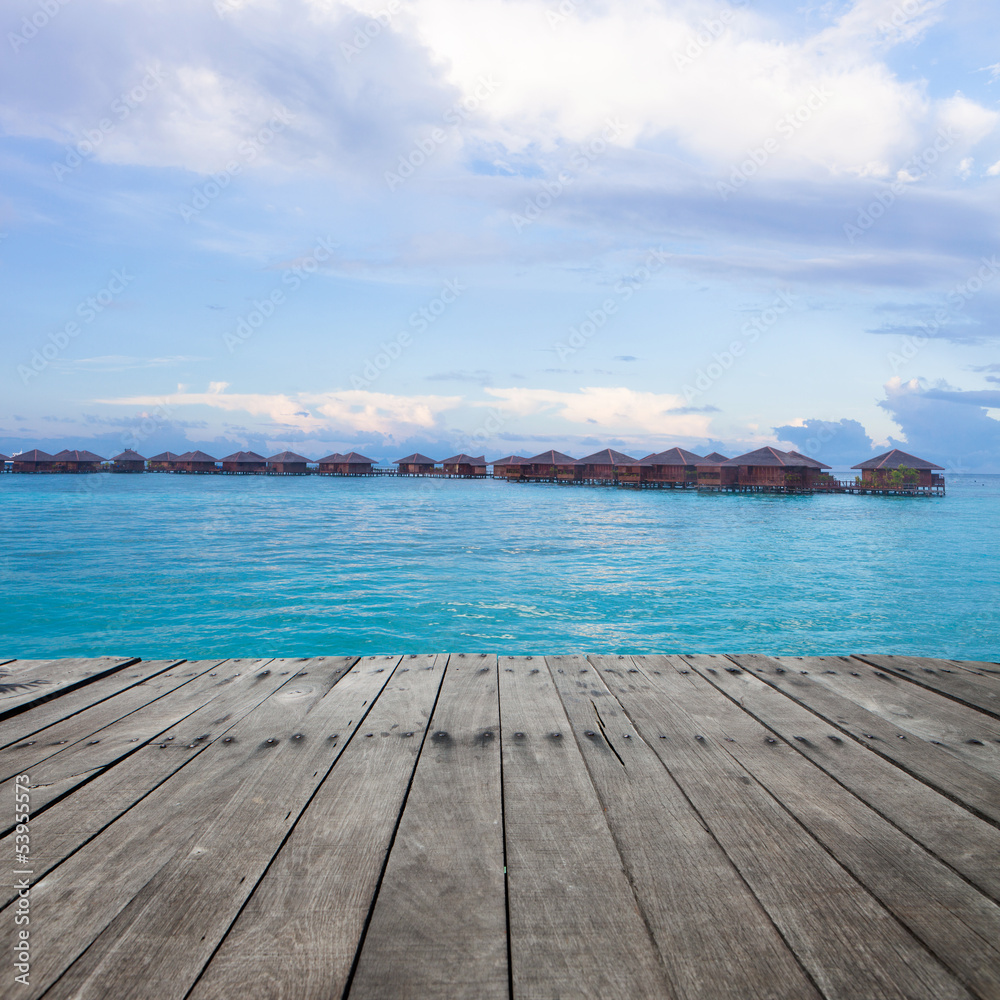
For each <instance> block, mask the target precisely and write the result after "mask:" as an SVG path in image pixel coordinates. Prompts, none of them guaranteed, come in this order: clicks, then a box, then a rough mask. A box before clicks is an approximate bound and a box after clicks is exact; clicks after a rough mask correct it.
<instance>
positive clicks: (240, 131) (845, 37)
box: [0, 0, 996, 179]
mask: <svg viewBox="0 0 1000 1000" xmlns="http://www.w3.org/2000/svg"><path fill="white" fill-rule="evenodd" d="M942 3H943V0H923V2H918V0H914V3H912V4H910V3H905V4H900V3H899V2H896V0H854V3H852V4H851V5H850V6H849V7H848V8H847V10H846V11H845V12H844V13H843V14H842V15H841V16H840V17H839V18H838V19H836V20H835V21H834V22H833V23H832V24H830V26H829V27H827V28H826V29H824V30H821V31H819V32H818V33H816V34H814V35H812V36H807V37H804V38H792V39H788V38H782V37H781V31H782V29H783V27H784V26H782V25H780V24H778V23H776V22H774V21H772V20H769V19H768V18H766V17H765V16H764V15H762V14H761V13H759V12H756V11H754V10H753V9H751V8H746V7H742V8H728V7H723V6H721V5H720V4H719V2H718V0H691V2H689V3H687V4H685V5H683V6H673V5H671V6H669V7H666V6H661V5H659V4H650V3H648V2H647V0H617V2H616V3H614V4H608V5H605V6H601V7H597V8H596V9H595V7H594V6H592V5H590V4H586V5H584V4H579V5H577V6H576V13H573V14H571V15H569V16H568V17H567V18H565V19H564V20H562V21H560V22H559V23H556V24H552V23H550V15H551V12H552V10H553V9H557V8H556V7H555V5H553V4H552V3H551V0H476V3H474V4H473V3H469V2H468V0H409V2H408V3H407V4H405V5H404V7H403V9H402V11H400V13H398V14H396V15H395V16H394V17H392V18H391V20H390V22H389V23H388V24H387V25H385V26H384V27H381V28H380V31H379V33H378V34H377V36H376V37H374V38H372V40H371V42H370V44H369V45H368V46H367V47H366V48H365V49H364V50H363V51H361V52H360V53H358V54H357V55H356V56H354V57H353V58H351V59H347V58H345V56H344V54H343V49H342V46H343V45H344V44H345V42H349V41H350V39H351V38H352V37H353V36H354V33H355V32H356V31H357V29H358V27H359V26H363V25H364V24H366V23H377V22H371V21H370V14H369V13H366V12H363V11H362V10H361V7H362V6H366V5H362V4H361V3H360V0H351V2H335V0H240V3H238V4H237V3H230V2H229V0H226V4H225V7H226V9H225V13H224V14H223V15H222V16H219V15H217V14H216V13H215V12H214V10H213V7H212V5H211V4H209V3H205V2H202V0H197V2H196V0H175V2H174V3H172V4H171V5H170V6H166V5H150V4H149V3H148V2H146V0H117V2H111V0H95V2H94V3H93V4H91V5H90V6H89V7H88V8H87V11H86V17H87V18H88V19H90V20H91V22H92V24H93V29H92V31H91V32H90V33H89V35H88V43H89V45H90V46H91V49H92V51H91V52H90V56H89V58H88V60H87V63H86V65H87V66H89V65H91V64H94V63H97V64H100V65H101V67H102V72H101V74H100V77H99V78H98V77H95V76H94V75H93V74H92V73H90V72H89V69H88V70H87V71H86V72H84V71H83V68H84V63H83V62H81V61H80V60H78V59H75V58H70V56H71V55H72V54H73V53H71V52H69V51H68V50H67V52H65V53H62V57H63V58H62V60H61V61H62V62H63V67H62V72H63V75H64V77H65V80H64V82H65V86H62V87H60V88H53V87H52V86H51V85H49V84H48V83H47V82H46V81H47V80H48V79H49V78H50V77H51V73H50V67H51V64H52V62H53V61H60V58H61V56H60V53H59V52H58V51H51V50H50V49H49V48H47V46H56V45H58V44H60V43H59V41H58V39H59V38H61V37H63V36H62V35H57V34H56V33H54V32H53V33H49V35H47V36H46V37H45V38H44V39H39V40H37V41H36V43H35V44H34V45H33V46H32V47H28V48H26V49H25V50H24V51H23V52H22V53H20V54H19V57H18V58H17V59H16V60H8V61H7V63H8V68H7V69H6V70H3V69H0V93H5V94H6V97H5V98H3V99H0V123H2V124H3V125H4V127H5V128H6V129H7V130H8V131H9V132H11V133H13V134H21V135H31V136H36V137H43V138H50V139H54V140H55V141H58V142H62V143H71V142H73V141H75V140H76V139H77V138H78V137H80V136H81V135H83V133H84V132H85V131H86V130H88V129H90V130H92V129H94V127H95V125H96V123H97V122H98V121H99V120H100V119H101V118H102V117H103V116H105V115H108V114H109V108H110V107H111V102H112V101H113V100H114V99H115V97H116V96H117V95H118V94H120V93H121V92H122V91H123V90H126V89H127V88H128V87H130V86H132V85H133V84H134V83H135V82H136V81H138V80H140V79H142V77H143V74H145V73H146V72H147V71H148V69H149V68H150V67H151V66H154V65H155V66H157V67H159V68H160V71H161V72H162V75H163V83H162V85H160V86H159V87H157V88H156V89H155V90H154V91H153V92H151V94H150V96H149V98H148V99H147V100H146V101H145V102H144V103H143V104H142V105H141V106H139V107H138V108H137V109H136V110H135V111H134V113H133V114H131V115H130V116H129V118H128V120H126V121H123V122H122V123H121V124H120V126H118V127H116V128H115V129H114V130H113V131H112V132H111V133H110V134H109V135H107V136H106V138H105V139H104V140H103V141H102V143H101V145H100V146H99V147H98V149H97V150H96V152H95V154H94V155H95V156H96V157H97V158H99V159H103V160H106V161H109V162H116V163H135V164H145V165H155V166H178V167H185V168H187V169H191V170H194V171H198V172H200V173H203V174H204V173H210V172H212V171H218V170H220V169H222V168H223V167H224V166H225V164H226V163H227V162H232V161H233V160H237V161H238V160H240V152H239V151H240V149H241V144H242V143H244V142H245V141H246V140H247V139H248V137H250V136H252V135H254V134H255V133H256V132H257V131H258V130H259V129H260V128H261V126H262V125H263V124H264V123H265V122H266V121H267V120H268V119H270V118H271V117H272V116H273V115H274V114H275V112H276V110H278V109H281V108H284V107H287V108H289V109H290V110H291V111H292V112H293V113H294V114H295V116H296V117H295V119H294V122H293V124H292V125H291V126H290V127H289V129H288V130H287V132H286V133H284V134H282V135H281V136H279V137H278V139H276V140H275V141H274V142H272V143H270V144H268V145H267V148H262V149H261V150H260V151H259V155H258V156H257V157H255V160H254V162H257V163H272V164H276V165H281V166H283V167H288V168H294V169H307V170H320V171H324V172H330V171H339V170H343V169H353V170H355V171H360V172H361V173H362V174H367V175H369V176H371V175H372V172H373V169H374V173H375V176H377V177H378V178H379V179H380V178H381V173H382V171H383V170H384V169H386V168H387V167H388V166H390V165H391V164H392V163H393V162H394V160H395V159H396V157H397V156H398V155H399V154H400V153H403V152H405V151H407V149H408V148H410V146H411V143H412V141H413V138H414V136H418V135H423V134H425V133H426V132H427V131H428V128H429V126H430V125H431V124H432V123H433V124H440V123H441V115H442V112H443V111H444V109H445V108H447V107H448V106H449V105H450V104H453V103H454V102H455V101H456V100H459V99H462V98H466V97H472V95H474V94H475V93H476V90H477V88H479V87H481V85H482V81H483V79H484V78H492V79H494V80H495V82H496V90H495V92H494V93H493V94H491V95H490V96H489V97H488V98H486V99H484V100H482V101H479V102H478V106H477V109H476V113H475V116H474V117H473V118H472V120H471V121H470V122H469V123H468V124H467V125H465V126H463V128H462V129H461V130H455V131H454V134H452V135H450V138H449V141H448V143H447V144H445V145H444V146H442V147H441V148H440V149H439V150H437V151H436V152H435V163H436V164H442V163H445V162H448V161H449V158H453V157H454V156H455V155H456V154H457V153H458V152H459V151H460V148H461V143H462V142H483V141H489V142H498V143H500V144H502V145H503V146H504V147H506V149H507V151H508V152H509V153H511V154H517V153H524V152H528V153H539V152H540V153H541V154H543V155H544V152H545V151H546V150H550V151H551V150H553V149H556V148H557V147H559V146H560V144H565V143H578V142H582V141H584V140H587V139H589V138H590V137H592V136H594V135H596V134H598V133H599V132H600V131H601V130H602V128H604V125H605V122H606V121H607V120H608V119H609V118H611V119H618V120H620V121H621V122H622V123H623V125H624V130H623V132H622V134H621V135H620V136H619V137H618V138H617V139H616V140H615V141H616V142H617V143H619V144H620V145H622V146H624V147H628V146H633V145H636V144H648V143H655V144H662V143H663V142H667V143H669V144H671V146H672V147H676V148H677V149H679V150H680V151H681V152H682V153H683V154H685V155H687V156H688V157H691V158H693V159H694V160H695V161H696V162H697V163H699V164H700V165H701V166H703V167H706V168H708V169H709V170H712V171H720V170H725V168H727V167H728V166H729V165H730V164H732V163H733V162H734V161H738V160H741V159H743V158H744V157H745V155H746V150H747V149H748V148H753V147H758V146H759V145H760V144H761V143H763V142H765V141H766V140H767V139H769V138H770V139H774V140H776V141H777V142H778V143H779V146H780V149H779V150H778V151H777V152H776V153H775V154H774V155H773V156H772V157H771V161H770V162H769V165H768V172H769V174H772V175H773V176H785V175H797V174H798V175H801V174H806V175H817V174H818V175H820V176H823V175H826V174H828V173H833V174H850V175H855V174H861V175H872V174H875V175H888V174H889V173H890V171H891V170H892V169H893V168H894V167H898V165H900V164H901V163H902V162H903V161H904V160H905V159H906V158H907V156H909V155H911V154H912V152H913V151H914V150H915V149H919V148H920V147H921V145H922V144H923V143H925V142H926V136H927V135H931V136H933V134H934V130H935V129H936V128H937V127H939V126H940V125H941V124H942V123H946V124H947V123H950V124H954V125H955V127H956V128H957V129H958V130H959V131H960V133H961V138H960V140H959V142H958V144H957V146H956V150H955V152H956V153H964V152H967V151H968V149H970V148H971V146H972V145H974V144H975V142H976V141H978V139H979V138H981V137H982V136H983V135H985V134H986V133H987V132H989V131H990V130H992V129H993V128H995V125H996V115H995V113H994V112H992V111H990V110H988V109H986V108H984V107H982V106H980V105H978V104H976V103H975V102H973V101H971V100H969V99H967V98H964V97H962V96H961V95H959V96H956V97H954V98H950V99H948V100H945V101H934V100H933V99H931V98H930V97H929V96H928V95H927V93H926V91H925V88H924V85H923V83H922V82H919V81H915V82H907V81H905V80H902V79H900V77H899V76H898V75H897V74H896V73H895V72H893V71H891V70H890V69H889V67H888V66H887V65H886V63H885V62H884V56H885V53H886V51H887V50H888V48H890V47H891V46H893V45H897V44H899V43H901V42H903V41H907V40H912V39H913V38H914V37H916V36H917V35H919V34H920V33H921V32H922V31H924V30H925V29H926V27H927V26H928V25H929V24H930V23H932V22H933V21H934V20H935V19H936V18H937V17H938V16H939V10H940V8H941V6H942ZM372 6H374V7H377V6H378V5H372ZM722 10H727V11H729V13H730V14H731V15H732V16H731V18H730V19H729V21H728V23H726V24H722V23H721V22H720V21H719V20H718V19H719V17H720V12H721V11H722ZM907 11H910V13H906V12H907ZM78 16H83V15H77V14H75V13H74V12H73V8H67V9H66V11H65V12H64V13H63V14H62V18H63V19H68V20H66V26H67V28H69V27H71V26H72V25H74V24H79V22H74V21H73V19H74V18H76V17H78ZM111 18H113V19H114V23H115V29H114V30H102V25H103V23H104V21H105V20H109V21H110V19H111ZM705 21H709V22H713V21H714V22H715V23H716V25H717V26H718V28H719V29H721V30H719V31H717V32H716V34H717V37H710V34H709V35H706V34H705V33H704V29H703V23H704V22H705ZM81 30H82V29H81ZM699 32H701V35H700V37H699ZM65 39H66V41H65V42H63V43H62V44H66V45H69V44H74V42H73V33H72V31H69V32H67V33H65ZM703 41H704V44H702V42H703ZM692 53H693V58H692V55H691V54H692ZM36 56H37V57H39V58H37V59H36ZM42 56H45V57H46V58H45V59H42V58H41V57H42ZM678 57H680V58H681V60H684V59H686V60H687V63H683V62H682V65H680V66H679V65H678ZM15 62H16V63H17V65H16V66H14V63H15ZM817 93H822V94H828V95H829V97H828V98H826V99H824V100H823V103H822V106H821V107H820V108H818V109H816V110H814V112H813V113H812V114H810V115H809V116H808V120H806V121H804V122H799V124H798V125H797V126H796V127H794V128H791V129H788V130H787V131H785V130H783V127H782V126H781V125H780V122H781V121H782V120H783V119H785V118H786V116H788V115H789V114H793V115H794V114H795V113H796V111H797V109H801V108H802V107H803V106H804V103H805V102H806V101H808V100H809V99H810V97H812V99H813V100H814V101H815V99H816V98H815V95H816V94H817ZM492 158H494V159H495V156H494V157H492ZM957 158H958V157H956V159H957Z"/></svg>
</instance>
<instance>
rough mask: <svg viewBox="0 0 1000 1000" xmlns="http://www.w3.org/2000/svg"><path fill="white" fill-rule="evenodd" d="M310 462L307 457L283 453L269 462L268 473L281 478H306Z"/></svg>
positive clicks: (274, 456) (279, 453)
mask: <svg viewBox="0 0 1000 1000" xmlns="http://www.w3.org/2000/svg"><path fill="white" fill-rule="evenodd" d="M308 461H309V459H308V458H306V457H305V455H298V454H296V453H295V452H294V451H281V452H278V454H277V455H272V456H271V457H270V458H269V459H268V460H267V471H268V472H272V473H275V474H277V475H281V476H304V475H305V474H306V473H307V472H308V471H309V469H308V468H307V467H306V463H307V462H308Z"/></svg>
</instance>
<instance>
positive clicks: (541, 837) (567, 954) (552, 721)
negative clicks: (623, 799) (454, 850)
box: [500, 656, 675, 1000]
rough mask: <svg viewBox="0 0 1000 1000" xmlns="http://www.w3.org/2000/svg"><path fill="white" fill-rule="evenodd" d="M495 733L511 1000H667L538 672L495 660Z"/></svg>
mask: <svg viewBox="0 0 1000 1000" xmlns="http://www.w3.org/2000/svg"><path fill="white" fill-rule="evenodd" d="M500 724H501V733H502V754H503V784H504V818H505V823H506V840H507V873H508V874H507V880H508V886H507V892H508V901H509V911H510V954H511V973H512V980H513V982H512V986H513V996H514V997H515V998H522V997H523V998H531V1000H535V998H538V1000H543V998H544V1000H550V998H552V997H557V996H558V997H579V998H594V1000H626V998H635V997H658V998H659V997H663V998H667V997H673V996H674V995H675V994H674V991H673V989H672V988H671V986H670V984H669V981H668V979H667V977H666V972H665V969H664V966H663V964H662V961H661V958H660V955H659V952H658V950H657V948H656V946H655V944H654V942H653V940H652V938H651V935H650V932H649V930H648V928H647V926H646V922H645V920H644V917H643V913H642V911H641V910H640V908H639V905H638V903H637V901H636V898H635V896H634V894H633V892H632V888H631V886H630V885H629V881H628V876H627V874H626V872H625V870H624V867H623V862H622V859H621V856H620V855H619V854H618V850H617V848H616V847H615V842H614V839H613V838H612V836H611V831H610V830H609V829H608V825H607V823H606V821H605V819H604V813H603V810H602V808H601V805H600V802H599V800H598V798H597V794H596V791H595V789H594V786H593V784H592V782H591V780H590V776H589V774H588V772H587V768H586V765H585V764H584V761H583V758H582V756H581V755H580V750H579V748H578V747H577V745H576V741H575V740H573V739H572V738H570V726H569V720H568V719H567V718H566V713H565V712H564V711H563V708H562V704H561V702H560V701H559V696H558V694H557V693H556V689H555V685H554V684H553V681H552V677H551V676H550V674H549V671H548V670H547V669H546V666H545V663H544V661H543V660H541V659H534V658H532V657H506V656H505V657H502V658H501V659H500ZM597 942H599V945H597V944H596V943H597Z"/></svg>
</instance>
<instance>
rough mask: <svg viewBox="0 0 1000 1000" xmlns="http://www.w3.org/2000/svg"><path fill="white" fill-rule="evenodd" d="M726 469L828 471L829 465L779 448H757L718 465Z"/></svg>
mask: <svg viewBox="0 0 1000 1000" xmlns="http://www.w3.org/2000/svg"><path fill="white" fill-rule="evenodd" d="M720 464H721V465H723V466H724V467H725V468H727V469H735V468H737V467H738V466H741V465H742V466H748V465H753V466H758V467H759V466H771V467H778V468H785V469H801V468H807V469H829V468H830V466H829V465H824V464H823V463H822V462H817V461H816V459H815V458H809V457H807V456H806V455H800V454H798V452H790V451H782V450H781V449H780V448H758V449H757V450H756V451H748V452H747V453H746V454H745V455H738V456H737V457H736V458H730V459H729V460H728V461H725V462H722V463H720Z"/></svg>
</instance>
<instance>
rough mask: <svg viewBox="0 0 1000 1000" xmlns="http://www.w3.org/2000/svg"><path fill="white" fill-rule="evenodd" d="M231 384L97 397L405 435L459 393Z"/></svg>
mask: <svg viewBox="0 0 1000 1000" xmlns="http://www.w3.org/2000/svg"><path fill="white" fill-rule="evenodd" d="M226 388H227V383H225V382H212V383H210V385H209V391H208V392H186V391H181V390H182V387H180V386H179V387H178V390H179V391H178V392H175V393H171V394H169V395H166V396H129V397H123V398H116V399H96V400H93V402H94V403H103V404H105V405H113V406H167V407H170V408H171V409H172V410H173V409H176V408H180V407H186V406H204V407H208V408H210V409H215V410H222V411H224V412H226V413H246V414H249V415H250V416H254V417H262V418H266V419H267V420H268V421H270V423H271V425H272V426H271V428H270V431H271V432H272V433H274V432H277V431H278V430H284V431H296V432H300V433H304V434H330V433H340V434H350V433H355V434H383V435H385V436H387V437H406V436H407V435H409V434H412V433H416V432H418V431H428V430H431V429H433V428H434V427H435V426H436V425H437V421H438V418H439V416H440V415H441V414H442V413H445V412H447V411H448V410H452V409H455V408H456V407H457V406H459V405H460V403H461V402H462V400H461V399H460V397H457V396H394V395H390V394H388V393H381V392H366V391H364V390H360V389H351V390H346V391H343V392H327V393H296V394H294V395H289V394H285V393H236V392H233V393H229V392H226V391H225V389H226Z"/></svg>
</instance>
